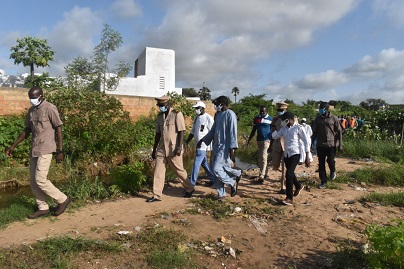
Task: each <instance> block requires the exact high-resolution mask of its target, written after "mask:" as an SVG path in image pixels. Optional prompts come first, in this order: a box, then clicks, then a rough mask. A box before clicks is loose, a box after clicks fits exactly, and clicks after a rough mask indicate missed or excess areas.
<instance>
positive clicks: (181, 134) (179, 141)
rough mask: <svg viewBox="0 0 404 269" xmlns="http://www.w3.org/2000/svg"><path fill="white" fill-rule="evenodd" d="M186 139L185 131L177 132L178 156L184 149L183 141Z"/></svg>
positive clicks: (176, 151)
mask: <svg viewBox="0 0 404 269" xmlns="http://www.w3.org/2000/svg"><path fill="white" fill-rule="evenodd" d="M183 141H184V131H179V132H178V133H177V147H176V149H175V154H176V155H177V156H180V155H181V151H182V142H183Z"/></svg>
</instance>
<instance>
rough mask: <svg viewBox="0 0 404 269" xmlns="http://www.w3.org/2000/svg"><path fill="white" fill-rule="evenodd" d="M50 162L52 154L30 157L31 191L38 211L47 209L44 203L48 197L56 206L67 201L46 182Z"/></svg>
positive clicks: (65, 197)
mask: <svg viewBox="0 0 404 269" xmlns="http://www.w3.org/2000/svg"><path fill="white" fill-rule="evenodd" d="M51 161H52V154H46V155H42V156H40V157H31V160H30V174H31V177H30V184H31V190H32V193H33V194H34V195H35V198H36V203H37V205H38V209H39V210H47V209H49V205H48V204H47V203H46V199H47V198H48V196H49V197H51V198H53V199H54V200H56V202H57V203H58V204H60V203H63V202H64V201H66V199H67V196H66V195H65V194H64V193H63V192H61V191H60V190H59V189H58V188H56V187H55V186H54V185H53V184H52V182H50V181H49V180H48V172H49V167H50V164H51Z"/></svg>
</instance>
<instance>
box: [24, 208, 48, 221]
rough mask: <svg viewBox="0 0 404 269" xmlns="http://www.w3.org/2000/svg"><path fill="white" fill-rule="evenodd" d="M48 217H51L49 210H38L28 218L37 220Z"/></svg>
mask: <svg viewBox="0 0 404 269" xmlns="http://www.w3.org/2000/svg"><path fill="white" fill-rule="evenodd" d="M47 215H49V209H46V210H38V211H36V212H35V213H34V214H31V215H28V218H29V219H36V218H40V217H45V216H47Z"/></svg>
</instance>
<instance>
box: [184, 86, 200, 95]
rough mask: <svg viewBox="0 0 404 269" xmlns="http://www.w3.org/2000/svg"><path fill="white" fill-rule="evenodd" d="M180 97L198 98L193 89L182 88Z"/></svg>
mask: <svg viewBox="0 0 404 269" xmlns="http://www.w3.org/2000/svg"><path fill="white" fill-rule="evenodd" d="M182 96H184V97H198V96H199V95H198V93H197V92H196V91H195V89H194V88H182Z"/></svg>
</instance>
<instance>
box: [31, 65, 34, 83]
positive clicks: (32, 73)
mask: <svg viewBox="0 0 404 269" xmlns="http://www.w3.org/2000/svg"><path fill="white" fill-rule="evenodd" d="M30 68H31V79H32V81H34V63H31V66H30Z"/></svg>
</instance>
